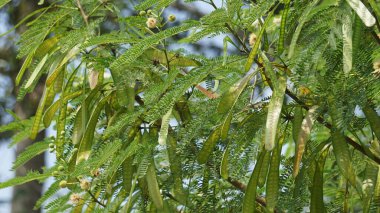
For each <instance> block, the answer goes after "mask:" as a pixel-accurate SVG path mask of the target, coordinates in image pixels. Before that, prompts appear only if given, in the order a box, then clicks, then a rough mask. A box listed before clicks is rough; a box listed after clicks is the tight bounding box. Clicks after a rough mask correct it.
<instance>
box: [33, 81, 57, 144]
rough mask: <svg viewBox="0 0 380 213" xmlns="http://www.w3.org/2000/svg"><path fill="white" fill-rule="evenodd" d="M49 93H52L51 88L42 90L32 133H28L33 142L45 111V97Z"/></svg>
mask: <svg viewBox="0 0 380 213" xmlns="http://www.w3.org/2000/svg"><path fill="white" fill-rule="evenodd" d="M50 93H54V89H53V87H48V88H46V87H45V89H44V92H43V94H42V97H41V100H40V103H39V104H38V108H37V112H36V115H35V116H34V122H33V126H32V131H31V133H30V139H32V140H34V139H35V138H36V136H37V134H38V132H39V130H40V123H41V120H42V114H43V112H44V109H45V104H46V97H47V96H49V94H50Z"/></svg>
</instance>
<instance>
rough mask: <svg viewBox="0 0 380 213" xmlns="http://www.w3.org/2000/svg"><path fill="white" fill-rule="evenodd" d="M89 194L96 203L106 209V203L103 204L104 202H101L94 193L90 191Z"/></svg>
mask: <svg viewBox="0 0 380 213" xmlns="http://www.w3.org/2000/svg"><path fill="white" fill-rule="evenodd" d="M87 192H88V194H90V196H91V197H92V199H93V200H94V201H95V202H96V203H98V204H99V205H101V206H103V207H106V205H105V204H104V203H102V202H100V201H99V200H98V199H97V198H96V197H95V196H94V195H93V194H92V193H91V191H90V190H88V191H87Z"/></svg>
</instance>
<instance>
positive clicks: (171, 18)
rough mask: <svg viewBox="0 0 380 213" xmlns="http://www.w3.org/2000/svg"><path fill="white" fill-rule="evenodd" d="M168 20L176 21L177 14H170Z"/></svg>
mask: <svg viewBox="0 0 380 213" xmlns="http://www.w3.org/2000/svg"><path fill="white" fill-rule="evenodd" d="M168 20H169V21H170V22H174V21H175V20H176V17H175V15H170V16H169V17H168Z"/></svg>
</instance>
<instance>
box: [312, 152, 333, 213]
mask: <svg viewBox="0 0 380 213" xmlns="http://www.w3.org/2000/svg"><path fill="white" fill-rule="evenodd" d="M328 151H329V149H328V148H326V149H325V150H324V151H323V152H322V153H321V154H320V156H319V159H318V160H316V162H315V163H316V166H315V172H314V178H313V186H312V189H311V199H310V212H311V213H324V212H326V209H325V204H324V202H323V168H324V165H325V162H326V157H327V154H328Z"/></svg>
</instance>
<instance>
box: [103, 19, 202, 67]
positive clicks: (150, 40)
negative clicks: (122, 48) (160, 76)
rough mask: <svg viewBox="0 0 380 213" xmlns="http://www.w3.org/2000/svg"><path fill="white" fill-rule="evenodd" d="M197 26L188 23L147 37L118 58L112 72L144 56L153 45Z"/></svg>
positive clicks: (113, 64)
mask: <svg viewBox="0 0 380 213" xmlns="http://www.w3.org/2000/svg"><path fill="white" fill-rule="evenodd" d="M197 25H198V23H195V22H188V23H185V24H183V25H181V26H178V27H172V28H169V29H167V30H164V31H161V32H159V33H157V34H154V35H152V36H149V37H146V38H145V39H143V40H142V41H141V42H139V43H137V44H136V45H134V46H133V47H131V48H130V49H129V50H128V51H127V52H125V53H124V54H123V55H121V56H120V57H119V58H117V59H116V60H115V61H114V62H112V64H111V65H110V68H111V70H118V69H119V68H121V67H122V66H124V65H126V64H130V63H133V61H134V60H136V59H137V58H138V57H139V56H140V55H141V54H143V53H144V51H145V50H147V49H148V48H150V47H151V46H152V45H155V44H156V43H157V42H159V41H161V40H163V39H165V38H168V37H171V36H173V35H176V34H178V33H181V32H184V31H187V30H189V29H191V28H193V27H195V26H197Z"/></svg>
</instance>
